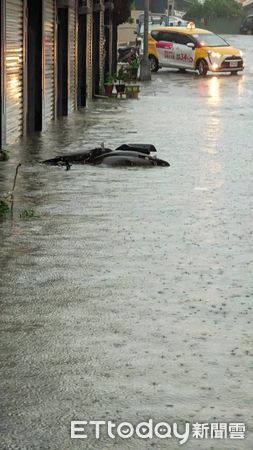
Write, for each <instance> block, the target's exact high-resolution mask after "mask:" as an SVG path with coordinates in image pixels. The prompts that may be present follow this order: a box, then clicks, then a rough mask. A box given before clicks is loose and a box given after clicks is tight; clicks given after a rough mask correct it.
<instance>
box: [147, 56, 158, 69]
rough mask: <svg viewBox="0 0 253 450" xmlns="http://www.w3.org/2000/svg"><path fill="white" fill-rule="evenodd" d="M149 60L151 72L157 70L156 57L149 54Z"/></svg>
mask: <svg viewBox="0 0 253 450" xmlns="http://www.w3.org/2000/svg"><path fill="white" fill-rule="evenodd" d="M149 61H150V68H151V72H158V70H159V64H158V61H157V58H156V57H155V56H153V55H149Z"/></svg>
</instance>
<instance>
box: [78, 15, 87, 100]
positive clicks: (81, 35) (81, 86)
mask: <svg viewBox="0 0 253 450" xmlns="http://www.w3.org/2000/svg"><path fill="white" fill-rule="evenodd" d="M86 54H87V15H85V14H79V18H78V85H77V106H78V107H83V106H86Z"/></svg>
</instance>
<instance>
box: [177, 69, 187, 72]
mask: <svg viewBox="0 0 253 450" xmlns="http://www.w3.org/2000/svg"><path fill="white" fill-rule="evenodd" d="M178 71H179V72H180V73H185V72H186V70H185V69H178Z"/></svg>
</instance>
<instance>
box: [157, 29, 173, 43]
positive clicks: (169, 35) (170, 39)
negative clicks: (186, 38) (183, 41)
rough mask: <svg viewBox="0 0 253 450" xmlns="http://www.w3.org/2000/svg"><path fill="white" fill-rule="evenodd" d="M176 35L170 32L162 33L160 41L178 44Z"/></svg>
mask: <svg viewBox="0 0 253 450" xmlns="http://www.w3.org/2000/svg"><path fill="white" fill-rule="evenodd" d="M176 36H177V35H176V33H169V32H168V31H161V32H160V35H159V41H166V42H176Z"/></svg>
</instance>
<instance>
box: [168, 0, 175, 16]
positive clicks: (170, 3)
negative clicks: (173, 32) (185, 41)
mask: <svg viewBox="0 0 253 450" xmlns="http://www.w3.org/2000/svg"><path fill="white" fill-rule="evenodd" d="M167 14H168V17H169V16H170V15H172V16H174V14H175V0H167Z"/></svg>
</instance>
